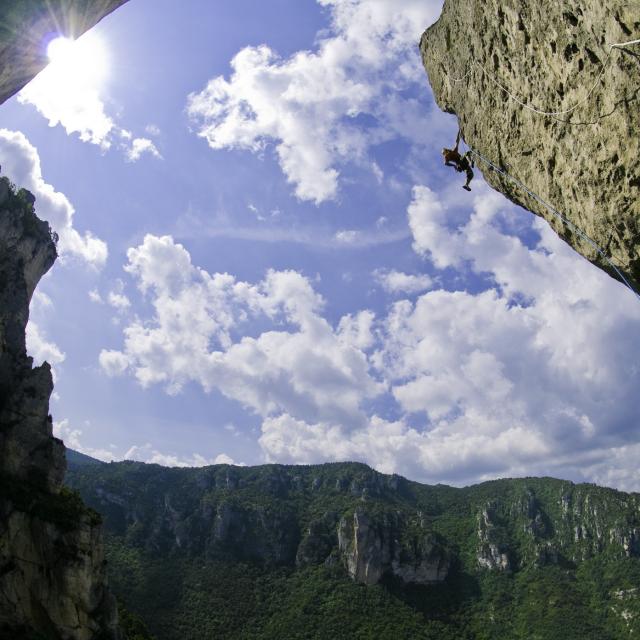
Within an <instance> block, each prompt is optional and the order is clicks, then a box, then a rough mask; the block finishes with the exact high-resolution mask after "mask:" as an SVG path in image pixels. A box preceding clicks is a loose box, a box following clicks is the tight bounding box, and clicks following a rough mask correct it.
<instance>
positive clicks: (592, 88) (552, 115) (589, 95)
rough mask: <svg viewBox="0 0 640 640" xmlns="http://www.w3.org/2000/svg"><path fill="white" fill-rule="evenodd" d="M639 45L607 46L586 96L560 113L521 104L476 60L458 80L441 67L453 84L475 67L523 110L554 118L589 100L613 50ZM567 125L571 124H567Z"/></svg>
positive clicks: (621, 44)
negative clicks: (606, 51) (607, 49)
mask: <svg viewBox="0 0 640 640" xmlns="http://www.w3.org/2000/svg"><path fill="white" fill-rule="evenodd" d="M639 43H640V39H638V40H629V41H628V42H616V43H614V44H610V45H609V52H608V53H607V57H606V59H605V61H604V62H603V63H602V64H601V67H600V73H598V77H597V78H596V80H595V82H594V83H593V85H592V86H591V88H590V89H589V91H588V92H587V95H586V96H585V97H584V98H582V100H579V101H578V102H576V103H575V104H574V105H573V106H572V107H569V108H568V109H563V110H562V111H544V110H543V109H538V108H537V107H534V106H532V105H530V104H527V103H526V102H523V101H522V100H521V99H520V98H518V97H517V96H516V95H514V94H513V93H512V92H511V91H509V89H508V88H507V87H505V86H504V85H503V84H502V83H501V82H499V81H498V80H497V79H495V78H493V77H492V74H491V73H489V72H488V71H487V70H486V69H485V68H484V66H483V65H482V64H480V63H479V62H478V61H477V60H473V59H471V60H469V62H468V65H469V69H468V70H467V72H466V73H465V74H464V75H463V76H462V77H460V78H454V77H453V76H451V75H450V74H449V72H448V70H447V69H446V68H445V67H444V65H442V67H443V69H444V72H445V74H446V75H447V77H448V78H449V79H450V80H452V81H453V82H463V81H464V80H466V78H468V77H469V74H470V73H471V72H472V71H473V65H476V66H477V67H479V68H480V70H481V71H482V73H484V74H485V75H486V76H487V78H489V80H490V81H491V82H493V83H494V84H495V85H496V86H497V87H498V88H499V89H500V90H501V91H503V92H504V93H506V94H507V95H508V96H509V97H510V98H511V99H512V100H513V101H514V102H516V103H517V104H519V105H520V106H521V107H523V108H524V109H528V110H529V111H532V112H533V113H537V114H538V115H542V116H551V117H556V116H563V115H568V114H569V113H572V112H573V111H575V110H576V109H577V108H578V107H579V106H581V105H583V104H584V103H585V102H587V100H589V98H591V96H592V94H593V92H594V91H595V90H596V88H597V87H598V85H599V84H600V81H601V80H602V76H604V73H605V71H606V70H607V67H608V65H609V61H610V60H611V54H612V53H613V50H614V49H623V48H624V47H627V46H629V45H633V44H639ZM439 63H440V64H441V63H442V60H439ZM560 122H568V121H566V120H560ZM569 124H571V123H569Z"/></svg>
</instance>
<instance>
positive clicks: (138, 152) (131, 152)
mask: <svg viewBox="0 0 640 640" xmlns="http://www.w3.org/2000/svg"><path fill="white" fill-rule="evenodd" d="M145 153H148V154H149V155H151V156H153V157H154V158H159V159H160V158H162V156H161V155H160V152H159V151H158V148H157V147H156V145H155V144H154V143H153V142H152V141H151V140H149V138H134V139H133V140H132V141H131V146H130V147H129V148H128V149H127V150H126V156H127V160H129V162H135V161H136V160H139V159H140V158H141V157H142V156H143V155H144V154H145Z"/></svg>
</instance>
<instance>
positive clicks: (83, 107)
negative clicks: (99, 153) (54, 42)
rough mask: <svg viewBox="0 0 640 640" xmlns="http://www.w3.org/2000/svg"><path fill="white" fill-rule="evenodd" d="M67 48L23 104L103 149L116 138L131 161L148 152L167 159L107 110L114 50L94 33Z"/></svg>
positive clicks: (24, 94) (151, 129) (22, 97)
mask: <svg viewBox="0 0 640 640" xmlns="http://www.w3.org/2000/svg"><path fill="white" fill-rule="evenodd" d="M63 49H64V50H63V52H62V55H60V56H58V57H56V58H54V60H53V61H52V62H50V63H49V64H48V65H47V67H46V68H45V69H44V70H43V71H41V72H40V73H39V74H38V75H37V76H36V77H35V78H34V79H33V80H31V82H29V84H27V85H26V87H24V89H22V91H20V93H18V102H20V103H21V104H30V105H32V106H34V107H35V108H36V109H37V111H38V112H39V113H40V114H41V115H42V116H43V117H44V118H45V119H46V120H47V121H48V123H49V126H50V127H55V126H57V125H61V126H62V127H63V128H64V130H65V131H66V132H67V134H68V135H72V134H78V137H79V138H80V140H82V141H83V142H89V143H91V144H95V145H97V146H99V147H100V148H101V149H102V150H103V151H106V150H107V149H110V148H111V147H112V146H113V144H114V142H115V143H116V144H117V147H118V148H119V149H121V150H122V151H123V152H124V154H125V157H126V158H127V160H128V161H130V162H135V161H137V160H139V159H140V157H142V156H143V155H145V154H148V155H151V156H153V157H155V158H162V156H161V155H160V152H159V151H158V149H157V147H156V146H155V144H154V143H153V142H152V141H151V140H149V139H148V138H134V137H133V135H132V134H131V132H130V131H127V130H126V129H124V128H122V127H121V126H119V125H118V124H117V122H116V121H115V120H114V118H113V117H112V116H111V115H109V114H108V113H107V106H106V102H107V100H106V98H105V95H104V93H105V80H106V77H107V73H108V65H109V60H108V57H109V54H108V52H107V50H106V47H105V45H104V43H103V42H102V40H101V39H100V37H99V36H97V35H96V33H95V32H93V31H90V32H87V33H85V34H84V35H82V36H81V37H79V38H78V39H77V40H76V41H74V42H73V43H72V44H67V46H66V47H63ZM146 131H147V132H148V133H149V135H158V134H159V132H160V131H159V129H158V128H157V127H155V126H154V125H147V127H146Z"/></svg>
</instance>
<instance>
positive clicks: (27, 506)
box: [0, 177, 120, 640]
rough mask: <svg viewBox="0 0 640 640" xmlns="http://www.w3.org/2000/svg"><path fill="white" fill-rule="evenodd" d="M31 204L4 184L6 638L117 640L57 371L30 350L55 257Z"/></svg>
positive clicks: (1, 311) (0, 634) (1, 494)
mask: <svg viewBox="0 0 640 640" xmlns="http://www.w3.org/2000/svg"><path fill="white" fill-rule="evenodd" d="M33 205H34V198H33V196H32V195H31V194H30V193H29V192H28V191H25V190H24V189H21V190H19V191H17V192H16V190H15V189H14V187H13V186H12V185H11V184H10V182H9V180H8V179H7V178H5V177H0V638H12V640H22V639H23V638H25V639H26V638H29V639H31V638H36V637H37V638H43V639H46V640H91V639H92V638H97V637H101V638H104V639H105V640H116V639H117V638H119V637H120V633H119V630H118V626H117V613H116V605H115V600H114V598H113V596H111V594H110V593H109V591H108V589H107V586H106V570H105V561H104V549H103V545H102V530H101V527H100V525H99V518H98V517H97V514H95V513H94V512H92V511H90V510H88V509H87V508H86V507H85V506H84V505H83V504H82V501H81V500H80V498H79V497H78V496H77V495H75V494H73V493H71V492H69V491H68V490H67V489H64V488H63V486H62V481H63V478H64V473H65V468H66V463H65V458H64V445H63V444H62V442H61V441H60V440H58V439H56V438H54V437H53V434H52V421H51V416H50V415H49V396H50V394H51V391H52V389H53V382H52V377H51V368H50V367H49V365H48V364H47V363H44V364H43V365H41V366H39V367H35V368H34V367H33V366H32V365H33V363H32V359H31V358H30V357H28V356H27V352H26V348H25V326H26V324H27V320H28V318H29V302H30V300H31V296H32V295H33V292H34V289H35V287H36V285H37V283H38V281H39V280H40V278H41V277H42V276H43V275H44V274H45V273H46V272H47V271H48V270H49V269H50V268H51V266H52V265H53V263H54V261H55V259H56V248H55V243H54V238H53V237H52V235H51V233H50V229H49V225H48V224H47V223H46V222H43V221H41V220H39V219H38V218H37V217H36V215H35V213H34V208H33Z"/></svg>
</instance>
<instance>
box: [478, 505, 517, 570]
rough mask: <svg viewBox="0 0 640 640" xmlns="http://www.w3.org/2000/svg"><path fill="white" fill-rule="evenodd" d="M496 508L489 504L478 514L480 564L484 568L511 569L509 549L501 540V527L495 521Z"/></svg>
mask: <svg viewBox="0 0 640 640" xmlns="http://www.w3.org/2000/svg"><path fill="white" fill-rule="evenodd" d="M495 519H496V516H495V509H494V505H493V504H488V505H486V506H485V507H484V509H482V511H481V512H480V513H479V514H478V531H477V533H478V552H477V555H476V557H477V560H478V566H479V567H481V568H483V569H495V570H498V571H510V570H511V560H510V558H509V549H508V546H507V545H506V544H504V542H501V540H500V538H501V537H502V536H501V535H500V533H501V531H500V527H499V526H497V523H496V522H495Z"/></svg>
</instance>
